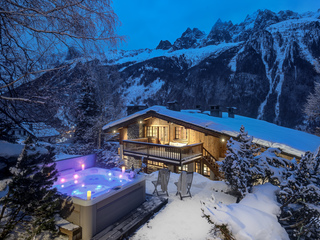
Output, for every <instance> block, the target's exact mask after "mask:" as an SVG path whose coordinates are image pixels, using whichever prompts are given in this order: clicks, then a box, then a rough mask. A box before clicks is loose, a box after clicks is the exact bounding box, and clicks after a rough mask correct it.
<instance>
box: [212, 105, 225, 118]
mask: <svg viewBox="0 0 320 240" xmlns="http://www.w3.org/2000/svg"><path fill="white" fill-rule="evenodd" d="M210 115H211V116H213V117H221V118H222V112H221V111H220V106H219V105H212V106H210Z"/></svg>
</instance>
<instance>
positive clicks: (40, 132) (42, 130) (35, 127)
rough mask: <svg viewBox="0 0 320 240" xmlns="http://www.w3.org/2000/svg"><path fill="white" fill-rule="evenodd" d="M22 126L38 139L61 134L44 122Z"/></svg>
mask: <svg viewBox="0 0 320 240" xmlns="http://www.w3.org/2000/svg"><path fill="white" fill-rule="evenodd" d="M22 125H23V127H25V128H26V129H28V130H29V131H30V132H32V133H33V135H34V136H36V137H38V138H41V137H53V136H58V135H59V132H58V131H57V130H56V129H55V128H53V127H51V126H49V125H46V124H45V123H43V122H39V123H31V125H30V124H22Z"/></svg>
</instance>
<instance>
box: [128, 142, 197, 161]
mask: <svg viewBox="0 0 320 240" xmlns="http://www.w3.org/2000/svg"><path fill="white" fill-rule="evenodd" d="M202 149H203V143H196V144H191V145H186V146H170V145H162V144H154V143H147V142H138V141H136V140H135V141H132V140H123V153H124V154H125V155H131V156H140V157H147V158H148V159H151V160H152V159H155V160H161V161H163V162H171V163H173V164H179V165H181V164H182V163H183V162H185V161H188V160H191V159H196V158H199V157H201V156H202V151H203V150H202Z"/></svg>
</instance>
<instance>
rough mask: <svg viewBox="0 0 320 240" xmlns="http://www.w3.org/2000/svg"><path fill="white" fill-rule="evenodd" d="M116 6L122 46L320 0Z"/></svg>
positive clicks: (120, 1) (116, 0)
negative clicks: (122, 38)
mask: <svg viewBox="0 0 320 240" xmlns="http://www.w3.org/2000/svg"><path fill="white" fill-rule="evenodd" d="M113 9H114V11H115V12H116V14H117V15H118V17H119V19H120V21H121V23H122V26H121V27H120V29H119V34H121V35H125V36H127V42H126V43H124V44H122V45H121V46H120V48H121V49H126V50H131V49H141V48H150V49H153V48H156V47H157V45H158V43H159V42H160V40H169V41H170V42H171V43H173V42H174V41H175V40H176V39H177V38H179V37H180V36H181V34H182V33H183V32H184V31H185V30H186V29H187V28H188V27H190V28H194V27H196V28H199V29H200V30H202V31H205V32H206V33H207V34H208V33H209V32H210V30H211V28H212V26H213V25H214V23H215V22H216V21H217V20H218V19H219V18H221V20H222V21H229V20H231V21H232V22H233V23H234V24H235V23H240V22H242V21H243V20H244V19H245V17H246V16H247V14H252V13H254V12H255V11H256V10H258V9H269V10H271V11H273V12H279V11H280V10H292V11H294V12H298V13H303V12H307V11H313V12H315V11H317V10H318V9H320V0H113Z"/></svg>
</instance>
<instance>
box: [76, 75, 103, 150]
mask: <svg viewBox="0 0 320 240" xmlns="http://www.w3.org/2000/svg"><path fill="white" fill-rule="evenodd" d="M77 112H78V116H77V122H76V124H77V126H76V130H75V134H74V136H75V141H76V142H79V143H82V144H91V145H95V144H94V143H95V141H97V138H98V132H99V129H97V126H96V125H97V118H98V116H99V112H100V111H99V109H98V105H97V103H96V98H95V92H94V89H93V87H92V79H91V78H85V79H84V80H83V90H82V97H81V99H80V102H79V105H78V108H77ZM91 147H94V146H91Z"/></svg>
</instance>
